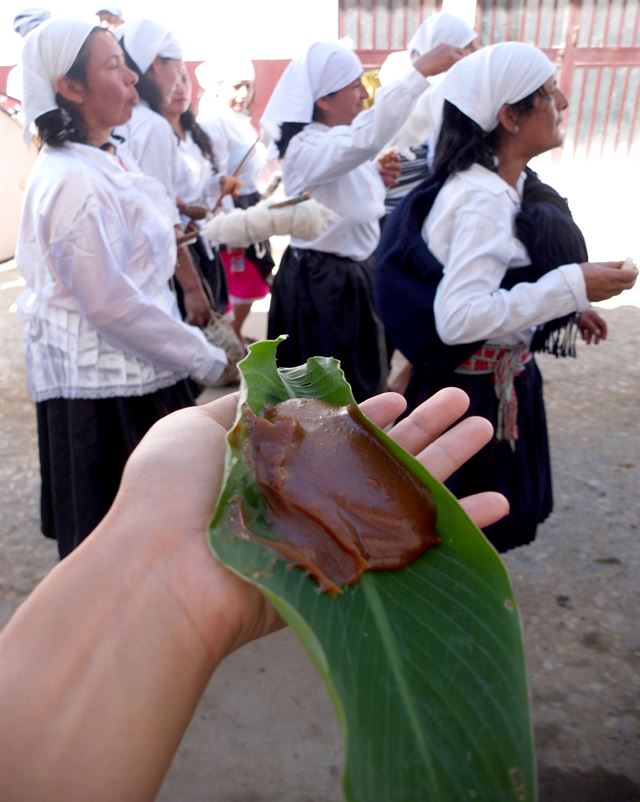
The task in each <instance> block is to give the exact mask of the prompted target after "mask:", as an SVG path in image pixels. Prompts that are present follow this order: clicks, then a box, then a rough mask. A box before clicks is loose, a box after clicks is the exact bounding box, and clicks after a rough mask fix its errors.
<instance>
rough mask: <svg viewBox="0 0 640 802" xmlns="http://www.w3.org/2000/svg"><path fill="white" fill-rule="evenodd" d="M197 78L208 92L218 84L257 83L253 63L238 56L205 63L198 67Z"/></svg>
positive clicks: (231, 55)
mask: <svg viewBox="0 0 640 802" xmlns="http://www.w3.org/2000/svg"><path fill="white" fill-rule="evenodd" d="M195 72H196V78H197V79H198V83H199V84H200V86H201V87H202V88H203V89H204V90H206V91H208V90H210V89H215V87H216V85H217V84H221V83H230V84H239V83H240V82H241V81H255V79H256V71H255V67H254V66H253V61H251V59H250V58H246V57H243V56H240V55H237V54H230V55H229V57H228V58H227V57H225V58H216V59H215V60H209V61H203V62H202V64H198V66H197V67H196V70H195Z"/></svg>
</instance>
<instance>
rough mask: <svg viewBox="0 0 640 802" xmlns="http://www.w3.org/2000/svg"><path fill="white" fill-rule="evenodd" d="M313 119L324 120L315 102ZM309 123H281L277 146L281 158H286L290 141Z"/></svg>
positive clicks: (315, 120) (329, 95) (330, 94)
mask: <svg viewBox="0 0 640 802" xmlns="http://www.w3.org/2000/svg"><path fill="white" fill-rule="evenodd" d="M339 91H341V90H339V89H338V90H336V91H335V92H329V94H328V95H325V97H331V96H332V95H336V94H338V92H339ZM311 119H312V120H313V122H322V114H321V112H320V109H318V106H317V105H316V104H315V103H314V104H313V114H312V115H311ZM307 125H308V123H286V122H285V123H281V125H280V139H278V141H277V142H276V147H277V148H278V155H279V156H280V158H281V159H283V158H284V154H285V153H286V152H287V148H288V147H289V142H291V140H292V139H293V137H294V136H296V135H297V134H299V133H300V131H302V129H303V128H306V126H307Z"/></svg>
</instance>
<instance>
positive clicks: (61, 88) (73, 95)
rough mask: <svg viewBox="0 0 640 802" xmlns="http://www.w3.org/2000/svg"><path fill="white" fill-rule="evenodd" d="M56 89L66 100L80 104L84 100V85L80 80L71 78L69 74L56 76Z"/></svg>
mask: <svg viewBox="0 0 640 802" xmlns="http://www.w3.org/2000/svg"><path fill="white" fill-rule="evenodd" d="M56 91H57V92H59V93H60V95H62V97H63V98H64V99H65V100H68V101H69V102H70V103H75V104H76V105H78V106H79V105H80V104H82V103H83V101H84V86H83V85H82V84H81V83H80V82H79V81H75V80H74V79H73V78H69V76H68V75H61V76H60V77H59V78H56Z"/></svg>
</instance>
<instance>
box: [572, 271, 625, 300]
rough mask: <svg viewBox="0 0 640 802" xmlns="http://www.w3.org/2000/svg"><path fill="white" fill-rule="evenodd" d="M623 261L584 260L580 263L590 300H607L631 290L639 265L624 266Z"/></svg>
mask: <svg viewBox="0 0 640 802" xmlns="http://www.w3.org/2000/svg"><path fill="white" fill-rule="evenodd" d="M622 264H623V262H583V263H582V264H581V265H580V268H581V269H582V273H583V275H584V283H585V286H586V289H587V298H588V299H589V300H590V301H606V300H607V298H612V297H613V296H614V295H619V294H620V293H621V292H623V291H624V290H630V289H631V287H633V285H634V284H635V283H636V278H637V277H638V268H637V267H635V266H634V267H626V268H623V267H622Z"/></svg>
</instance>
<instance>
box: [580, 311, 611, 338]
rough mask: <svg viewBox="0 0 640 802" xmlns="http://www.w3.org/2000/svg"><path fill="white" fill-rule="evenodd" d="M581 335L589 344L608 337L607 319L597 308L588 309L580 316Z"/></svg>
mask: <svg viewBox="0 0 640 802" xmlns="http://www.w3.org/2000/svg"><path fill="white" fill-rule="evenodd" d="M578 329H579V330H580V336H581V337H582V339H583V340H584V341H585V342H586V343H587V345H591V343H593V344H594V345H597V344H598V343H599V342H600V340H606V339H607V321H606V320H605V319H604V318H603V317H602V315H600V314H599V313H598V312H596V310H595V309H587V311H586V312H581V313H580V315H579V316H578Z"/></svg>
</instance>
